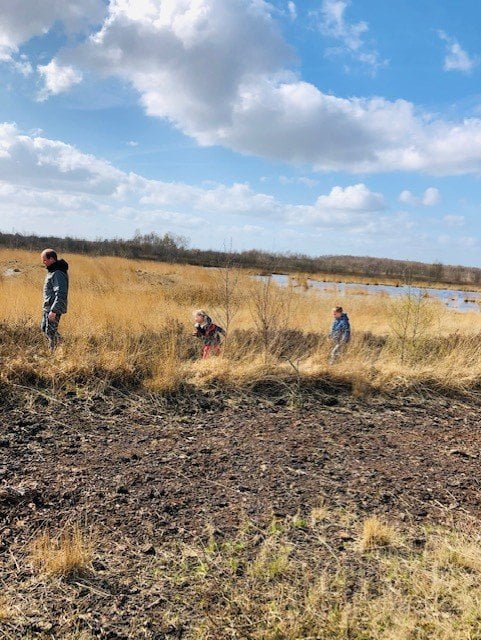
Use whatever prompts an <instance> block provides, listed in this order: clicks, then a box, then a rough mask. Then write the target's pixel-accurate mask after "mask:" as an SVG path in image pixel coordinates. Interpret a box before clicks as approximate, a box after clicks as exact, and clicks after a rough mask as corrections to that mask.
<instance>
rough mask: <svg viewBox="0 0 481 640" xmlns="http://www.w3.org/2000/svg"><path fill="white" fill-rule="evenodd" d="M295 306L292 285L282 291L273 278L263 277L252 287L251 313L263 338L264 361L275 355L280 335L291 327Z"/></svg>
mask: <svg viewBox="0 0 481 640" xmlns="http://www.w3.org/2000/svg"><path fill="white" fill-rule="evenodd" d="M293 304H294V296H293V288H292V283H289V285H288V286H287V288H284V289H281V288H280V287H278V286H277V284H276V283H275V282H274V280H273V277H272V276H263V277H262V278H259V279H258V280H256V281H255V282H254V283H252V286H251V298H250V311H251V316H252V320H253V322H254V325H255V327H256V329H257V331H258V332H259V335H260V337H261V343H262V349H263V354H264V360H265V361H267V360H268V359H269V356H271V355H273V346H274V344H275V343H276V341H277V338H278V337H279V333H280V332H281V331H282V330H283V329H284V330H285V329H287V328H288V326H289V318H290V316H291V314H292V311H293V309H292V307H293Z"/></svg>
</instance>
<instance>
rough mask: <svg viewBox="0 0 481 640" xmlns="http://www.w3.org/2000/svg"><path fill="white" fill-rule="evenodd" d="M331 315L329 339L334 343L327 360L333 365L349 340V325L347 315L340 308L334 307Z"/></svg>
mask: <svg viewBox="0 0 481 640" xmlns="http://www.w3.org/2000/svg"><path fill="white" fill-rule="evenodd" d="M332 315H333V318H334V320H333V323H332V327H331V333H330V334H329V337H330V338H331V340H332V342H333V343H334V346H333V348H332V351H331V356H330V358H329V363H330V364H334V363H335V362H337V360H338V358H339V356H340V355H341V353H342V351H343V350H344V347H345V346H346V345H347V343H348V342H349V340H350V339H351V325H350V324H349V318H348V317H347V313H344V310H343V308H342V307H334V309H333V310H332Z"/></svg>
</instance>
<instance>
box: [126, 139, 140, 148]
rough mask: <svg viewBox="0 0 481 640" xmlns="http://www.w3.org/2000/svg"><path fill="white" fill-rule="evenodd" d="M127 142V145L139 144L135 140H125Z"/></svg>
mask: <svg viewBox="0 0 481 640" xmlns="http://www.w3.org/2000/svg"><path fill="white" fill-rule="evenodd" d="M127 144H128V146H129V147H138V146H139V143H138V142H135V140H129V141H128V142H127Z"/></svg>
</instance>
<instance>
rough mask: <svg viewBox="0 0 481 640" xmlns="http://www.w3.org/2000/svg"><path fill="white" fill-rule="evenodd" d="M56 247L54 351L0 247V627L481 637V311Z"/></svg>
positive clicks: (29, 259) (28, 282) (120, 639)
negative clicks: (208, 355)
mask: <svg viewBox="0 0 481 640" xmlns="http://www.w3.org/2000/svg"><path fill="white" fill-rule="evenodd" d="M64 257H65V258H66V259H67V260H68V261H69V263H70V277H71V280H70V282H71V295H70V301H69V302H70V305H69V312H68V314H67V315H66V316H65V317H64V318H62V321H61V333H62V334H63V336H64V341H63V343H62V345H61V346H60V347H59V348H58V350H57V351H56V352H55V353H54V354H53V355H52V354H50V352H49V351H48V349H47V346H46V344H45V341H44V337H43V336H42V335H41V333H40V331H39V327H38V325H39V320H40V315H41V314H40V309H41V298H42V282H43V278H44V269H43V267H42V266H41V264H40V261H39V256H38V255H36V254H32V253H28V252H21V251H18V252H13V251H1V252H0V274H1V275H0V301H1V305H0V359H1V370H0V424H1V432H0V638H2V640H3V638H5V640H20V639H21V640H34V639H35V640H94V639H95V640H173V639H178V640H179V639H183V640H431V639H432V638H438V639H439V640H467V639H471V640H475V639H479V638H481V614H480V610H481V596H480V592H479V581H480V579H481V563H480V560H479V558H480V557H481V538H480V534H479V531H480V515H481V492H480V490H479V448H480V446H481V429H480V426H481V419H480V418H479V416H480V412H479V404H477V403H476V390H477V389H478V388H479V382H480V380H481V314H477V313H474V312H470V313H460V312H456V311H451V310H448V309H446V308H445V307H443V306H442V304H441V303H439V302H436V301H434V300H433V299H431V298H427V297H423V296H420V297H419V296H418V297H416V296H408V297H406V298H402V299H398V300H391V299H390V298H389V297H387V296H384V295H381V294H373V295H362V296H360V295H355V294H349V293H347V294H345V295H342V296H341V295H340V294H338V295H336V294H335V292H334V293H333V294H329V295H322V296H320V295H319V294H317V293H316V292H314V291H312V290H311V289H309V288H306V287H304V286H303V283H304V281H305V277H306V274H298V276H297V277H293V278H291V280H290V285H289V286H288V287H285V288H281V287H278V286H277V285H276V284H275V283H274V282H273V280H271V279H264V280H256V279H255V278H254V277H253V275H254V274H252V273H248V272H238V271H236V270H234V269H230V268H226V269H202V268H199V267H191V266H186V265H177V264H161V263H155V262H147V261H131V260H122V259H119V258H101V259H94V258H91V257H85V256H80V255H67V256H64ZM335 304H341V305H343V306H344V307H345V309H346V310H347V312H348V313H349V316H350V318H351V323H352V326H353V340H352V342H351V344H350V346H349V348H348V350H347V351H346V353H345V354H344V356H343V357H342V359H341V360H340V361H339V363H337V364H336V365H329V364H328V355H329V348H330V345H329V340H328V339H327V337H326V335H327V333H328V331H329V328H330V324H331V315H330V313H331V309H332V307H333V306H334V305H335ZM198 307H203V308H205V309H207V310H208V311H209V312H210V313H211V315H212V317H213V319H214V321H216V322H218V323H219V324H221V325H222V326H224V327H226V328H227V329H228V332H227V340H226V343H225V345H224V347H223V351H222V355H221V356H220V357H216V358H212V359H210V360H207V361H202V360H200V358H199V356H200V351H201V348H200V345H199V343H198V342H197V340H196V338H194V337H193V336H192V335H191V332H192V312H193V310H194V309H196V308H198ZM435 391H437V392H438V393H434V392H435ZM189 399H191V400H189Z"/></svg>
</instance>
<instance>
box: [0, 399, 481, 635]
mask: <svg viewBox="0 0 481 640" xmlns="http://www.w3.org/2000/svg"><path fill="white" fill-rule="evenodd" d="M42 398H43V396H39V399H40V401H41V402H40V403H39V402H31V403H30V404H28V403H25V402H23V401H22V402H14V401H11V400H10V401H8V400H6V399H4V400H3V403H2V404H0V566H2V565H3V571H2V579H1V580H0V587H3V589H2V591H3V592H4V593H7V592H8V591H9V590H11V589H12V588H13V587H12V585H13V584H14V583H16V584H17V591H16V593H17V596H15V597H18V598H19V603H20V605H21V606H22V607H23V605H22V604H21V603H22V602H25V603H26V602H27V599H26V596H25V593H26V591H28V589H29V588H30V589H31V588H32V587H31V583H30V582H29V580H31V574H32V571H31V569H30V568H29V566H28V562H27V557H28V556H27V554H26V549H27V548H28V544H29V541H31V540H32V538H33V537H34V536H35V534H36V533H38V531H40V530H43V529H45V528H50V529H52V530H58V529H59V528H60V527H61V526H63V525H64V524H65V523H68V522H80V523H82V524H83V525H84V526H93V527H94V528H95V530H96V532H97V534H98V539H99V542H100V547H101V548H102V552H103V560H102V561H99V562H98V566H97V569H98V571H97V577H96V578H95V580H96V581H94V582H90V583H89V584H87V585H85V584H84V585H83V586H82V585H81V583H79V582H77V583H76V586H74V585H70V586H69V589H70V590H72V589H76V591H75V594H76V596H75V598H76V605H75V606H76V610H75V615H76V616H77V618H78V619H79V620H83V621H84V622H83V623H82V624H81V625H80V628H82V625H83V627H84V628H86V629H88V630H89V632H90V633H91V634H92V636H91V637H99V638H136V637H138V638H158V639H160V638H170V637H182V633H181V632H177V631H176V630H175V629H174V630H172V629H167V630H166V629H163V628H162V627H161V626H158V627H156V625H155V624H154V623H153V622H152V616H153V615H154V613H153V612H155V606H153V607H150V606H146V605H145V602H146V598H147V601H149V602H151V601H152V602H154V601H155V597H154V596H155V593H154V592H149V593H148V594H145V593H142V588H140V587H138V586H135V585H136V583H135V566H136V562H138V559H139V558H142V557H143V556H150V555H155V550H156V549H158V548H160V547H161V546H162V545H163V544H166V543H167V542H168V541H169V540H172V539H176V540H178V539H185V540H192V539H197V538H199V537H201V536H202V535H204V534H205V530H206V525H212V526H213V527H214V528H215V529H217V530H220V531H222V532H224V533H228V532H230V531H234V530H235V529H236V528H237V526H238V525H239V524H240V523H241V522H242V521H245V520H246V518H247V519H249V520H252V521H254V522H256V523H259V524H261V525H262V524H266V523H268V522H269V521H270V520H271V519H272V517H273V516H276V517H278V518H282V517H284V516H289V515H293V514H295V513H297V512H301V513H309V511H310V510H311V509H312V508H313V507H317V506H319V505H320V504H322V503H324V504H326V505H327V506H328V507H333V508H346V509H347V510H350V511H352V512H354V513H361V514H366V515H372V514H379V515H381V516H383V517H385V518H388V519H390V520H397V521H399V520H401V521H405V522H406V521H408V522H411V521H414V522H419V521H425V520H427V521H430V520H433V521H440V520H443V519H445V518H446V514H449V513H453V514H457V513H460V512H463V511H466V512H469V513H470V514H473V515H476V516H479V515H481V472H480V443H481V429H480V427H481V414H480V407H479V406H478V405H477V404H475V403H474V402H469V403H468V402H467V401H462V400H456V399H449V398H441V397H431V398H429V399H422V398H419V397H413V398H401V399H392V398H381V397H371V398H368V399H364V400H362V399H354V398H352V397H351V396H349V395H344V394H340V395H338V396H333V395H331V396H329V397H327V398H324V399H323V398H319V399H318V400H315V399H311V400H310V401H309V403H308V405H307V406H306V407H304V409H295V410H293V409H289V408H288V407H286V406H283V405H278V404H276V403H272V402H270V401H268V400H266V399H258V400H257V401H255V402H254V401H249V402H242V401H240V400H239V399H232V398H231V399H230V400H225V399H224V400H222V401H221V400H216V399H214V400H213V401H208V402H204V403H203V407H199V406H195V405H194V404H189V405H185V407H184V408H181V407H180V406H177V407H176V406H171V407H169V406H167V404H166V403H165V402H164V401H161V400H159V399H157V400H155V399H153V398H149V397H141V396H133V395H132V396H128V395H126V396H124V395H121V394H117V395H116V396H111V397H105V398H102V397H93V398H92V397H89V398H85V399H77V398H70V399H65V398H58V399H55V400H52V401H51V402H48V403H47V402H46V401H43V400H42ZM109 563H110V568H111V569H112V567H116V568H117V569H118V568H119V565H122V564H123V565H124V569H125V571H124V574H123V575H121V574H122V572H120V573H119V572H118V571H117V572H115V571H114V573H115V575H116V576H117V577H116V578H115V579H114V578H109V579H108V580H107V578H105V579H104V578H103V577H102V576H103V574H105V575H106V571H104V570H106V566H104V565H105V564H107V565H109ZM110 575H113V574H112V572H111V574H110ZM119 576H121V577H119ZM18 584H20V585H21V586H20V587H18ZM29 585H30V586H29ZM92 585H93V586H92ZM132 585H134V586H132ZM79 589H80V590H81V591H80V594H82V593H83V595H82V597H80V596H79ZM82 590H83V591H82ZM84 592H85V593H84ZM19 594H20V595H19ZM22 594H23V595H22ZM62 594H63V595H62ZM95 594H97V595H95ZM99 594H101V595H99ZM64 595H65V587H62V588H60V587H59V590H58V593H57V596H58V598H57V600H56V601H55V599H52V597H51V595H50V600H49V604H48V605H47V604H45V602H44V603H43V604H42V605H38V607H37V608H35V607H34V608H33V609H32V611H30V612H29V611H27V610H24V611H23V618H22V620H21V622H17V623H16V625H17V626H15V625H13V626H10V627H8V629H9V631H8V633H7V632H5V633H6V635H5V636H4V637H6V638H16V637H18V638H24V637H25V638H27V637H32V638H33V637H38V638H40V637H42V638H43V637H45V638H47V637H48V638H57V637H59V638H60V637H62V638H63V637H66V636H64V635H61V633H60V631H59V629H60V630H61V629H62V628H63V631H62V633H63V632H64V631H65V624H67V622H66V620H67V617H66V614H65V604H62V603H63V600H62V598H63V597H64ZM70 596H71V593H70ZM70 596H69V597H70ZM65 597H67V596H65ZM149 598H150V600H149ZM29 606H30V605H29V604H25V606H24V608H25V609H28V607H29ZM64 614H65V615H64ZM62 616H64V618H65V620H64V621H63V622H62V620H63V617H62ZM135 617H139V620H140V622H138V625H140V626H138V627H136V628H137V629H140V628H141V629H142V632H140V631H137V632H135V633H134V632H132V631H131V627H130V626H129V624H130V622H131V621H132V620H133V618H135ZM127 620H128V621H129V623H127ZM12 624H13V623H12ZM62 624H63V625H64V627H62ZM59 625H60V626H59ZM16 633H17V634H18V635H15V634H16ZM56 633H57V634H58V635H56ZM176 633H177V635H176ZM8 634H10V635H8ZM28 634H30V635H28ZM136 634H137V635H136ZM0 637H2V631H1V627H0ZM89 637H90V636H89Z"/></svg>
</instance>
